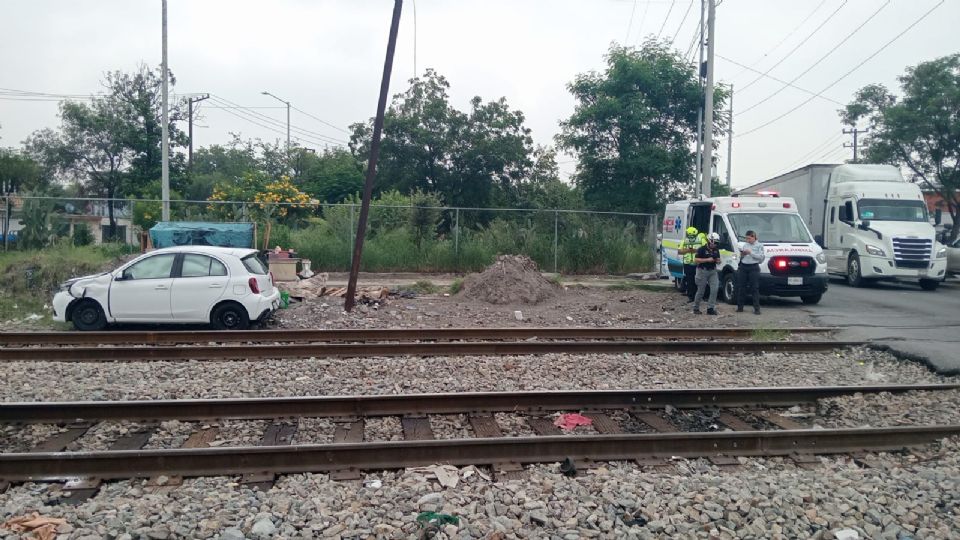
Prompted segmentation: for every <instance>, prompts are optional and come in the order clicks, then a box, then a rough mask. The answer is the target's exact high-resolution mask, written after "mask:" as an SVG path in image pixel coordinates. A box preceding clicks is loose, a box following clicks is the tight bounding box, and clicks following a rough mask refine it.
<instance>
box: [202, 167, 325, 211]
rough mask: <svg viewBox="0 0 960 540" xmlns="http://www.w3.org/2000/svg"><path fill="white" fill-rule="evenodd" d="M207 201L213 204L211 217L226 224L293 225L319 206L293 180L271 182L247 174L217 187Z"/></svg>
mask: <svg viewBox="0 0 960 540" xmlns="http://www.w3.org/2000/svg"><path fill="white" fill-rule="evenodd" d="M207 200H208V201H211V203H212V204H209V205H207V210H208V211H209V213H210V214H211V215H212V216H214V217H216V218H219V219H223V220H241V219H255V220H257V221H261V220H267V219H271V218H277V219H278V220H282V221H287V222H289V221H292V220H297V219H301V218H303V217H305V216H306V214H308V210H307V209H308V208H309V207H310V206H311V204H316V201H312V200H311V199H310V196H309V195H307V194H306V193H304V192H302V191H300V189H299V188H297V186H295V185H293V182H292V181H291V180H290V177H289V176H286V175H284V176H281V177H280V178H279V179H271V178H268V177H267V176H266V175H264V174H259V173H256V174H255V173H246V174H244V175H243V177H242V178H239V179H237V180H235V181H233V182H229V183H228V182H222V183H220V184H217V185H216V186H215V187H214V189H213V193H212V194H211V195H210V197H209V198H207ZM216 201H235V202H236V203H235V204H224V203H220V202H216ZM244 203H249V204H244Z"/></svg>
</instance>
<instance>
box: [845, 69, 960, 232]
mask: <svg viewBox="0 0 960 540" xmlns="http://www.w3.org/2000/svg"><path fill="white" fill-rule="evenodd" d="M898 81H899V82H900V89H901V93H902V96H900V97H898V96H896V95H894V94H893V93H891V92H890V91H889V90H887V88H886V87H885V86H883V85H882V84H871V85H868V86H865V87H863V88H861V89H860V90H859V91H857V93H856V95H855V96H854V99H853V101H852V102H851V103H850V104H848V105H847V106H846V108H844V109H841V110H840V111H839V113H840V117H841V118H842V119H843V122H844V123H846V124H849V125H851V126H855V125H858V123H859V122H861V121H862V120H866V122H867V123H868V125H869V127H870V133H868V135H867V137H866V139H865V141H864V142H865V144H866V150H865V152H864V157H865V159H866V161H869V162H874V163H889V164H892V165H899V166H906V167H907V168H908V169H910V171H911V172H912V173H913V175H914V179H915V180H916V181H919V182H920V183H921V184H922V185H923V187H924V188H925V189H926V190H929V191H932V192H935V193H937V194H938V195H940V197H941V198H942V199H943V201H944V202H945V204H946V205H947V209H948V210H949V212H950V216H951V217H952V218H953V224H954V225H953V229H952V231H951V235H950V241H951V242H952V241H953V240H955V239H956V238H957V236H958V233H960V117H958V111H960V54H952V55H949V56H944V57H942V58H937V59H936V60H931V61H929V62H923V63H921V64H918V65H916V66H914V67H909V68H907V70H906V73H905V74H904V75H902V76H900V77H899V78H898Z"/></svg>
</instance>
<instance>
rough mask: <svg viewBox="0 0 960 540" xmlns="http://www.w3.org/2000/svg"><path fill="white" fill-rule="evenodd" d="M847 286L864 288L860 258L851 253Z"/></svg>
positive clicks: (848, 262)
mask: <svg viewBox="0 0 960 540" xmlns="http://www.w3.org/2000/svg"><path fill="white" fill-rule="evenodd" d="M847 285H849V286H851V287H863V273H862V272H861V271H860V256H859V255H857V254H856V253H851V254H850V258H849V259H847Z"/></svg>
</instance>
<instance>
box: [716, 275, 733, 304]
mask: <svg viewBox="0 0 960 540" xmlns="http://www.w3.org/2000/svg"><path fill="white" fill-rule="evenodd" d="M736 278H737V276H736V274H734V273H733V272H727V273H725V274H724V275H723V280H722V281H721V282H720V295H719V296H720V299H721V300H723V301H724V302H726V303H728V304H730V305H731V306H732V305H734V304H736V303H737V279H736Z"/></svg>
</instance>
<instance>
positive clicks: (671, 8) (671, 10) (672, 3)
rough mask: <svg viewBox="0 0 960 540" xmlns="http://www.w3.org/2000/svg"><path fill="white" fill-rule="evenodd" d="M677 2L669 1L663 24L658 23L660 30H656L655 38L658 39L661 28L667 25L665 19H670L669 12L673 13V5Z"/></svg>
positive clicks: (661, 31) (675, 0)
mask: <svg viewBox="0 0 960 540" xmlns="http://www.w3.org/2000/svg"><path fill="white" fill-rule="evenodd" d="M676 4H677V0H673V1H672V2H670V9H668V10H667V16H666V17H664V18H663V24H661V25H660V30H658V31H657V39H660V34H662V33H663V29H664V28H665V27H666V26H667V21H669V20H670V14H671V13H673V6H675V5H676Z"/></svg>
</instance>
